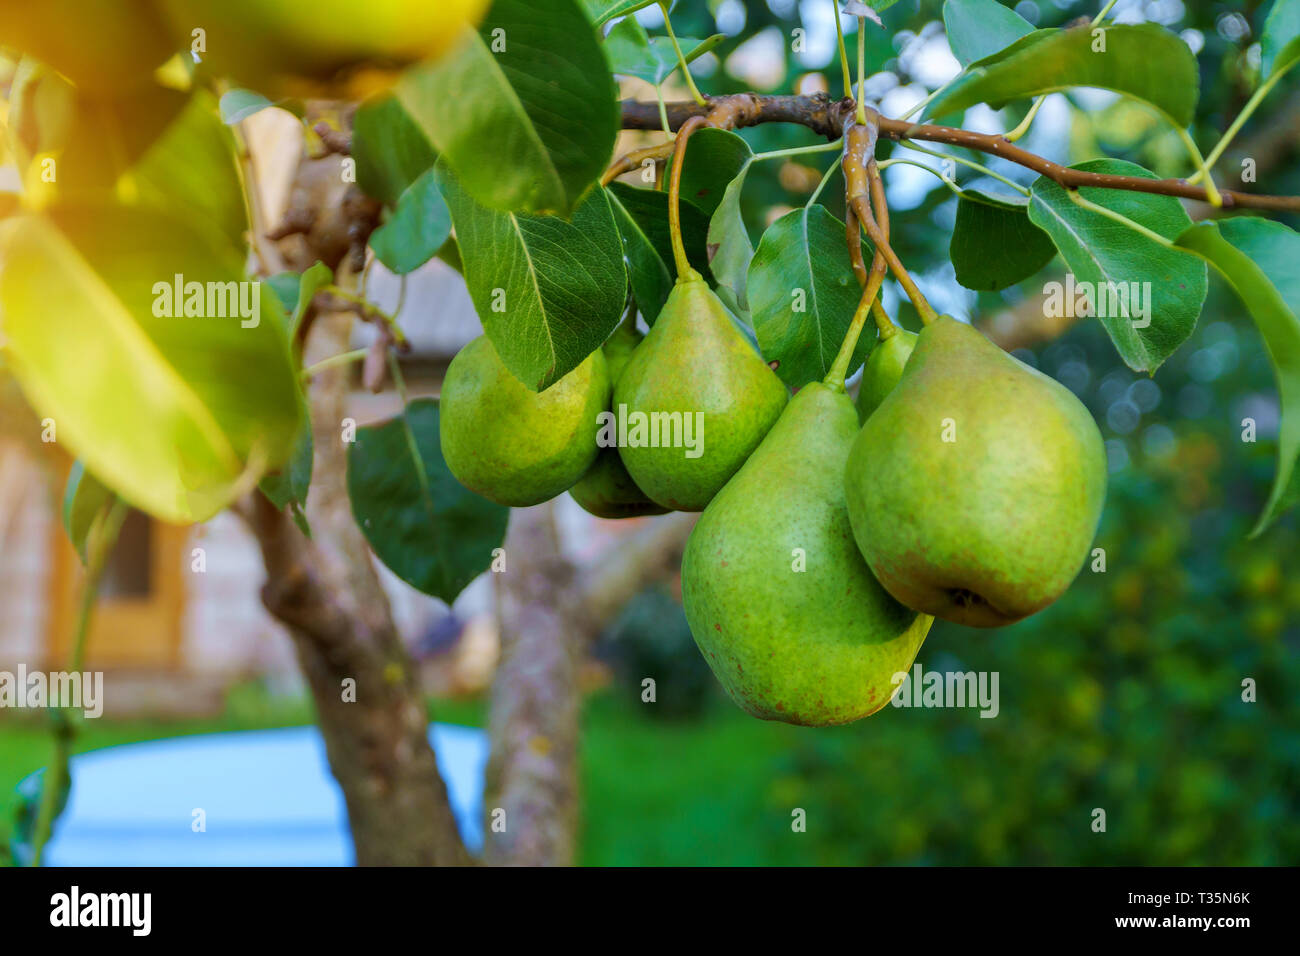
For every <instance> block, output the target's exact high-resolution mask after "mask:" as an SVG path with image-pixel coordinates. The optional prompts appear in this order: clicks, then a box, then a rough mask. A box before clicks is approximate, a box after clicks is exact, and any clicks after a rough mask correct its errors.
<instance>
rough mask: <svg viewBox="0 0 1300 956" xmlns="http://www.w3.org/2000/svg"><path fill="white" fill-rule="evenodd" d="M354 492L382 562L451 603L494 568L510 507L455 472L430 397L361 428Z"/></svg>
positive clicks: (357, 513) (351, 453)
mask: <svg viewBox="0 0 1300 956" xmlns="http://www.w3.org/2000/svg"><path fill="white" fill-rule="evenodd" d="M348 498H349V499H350V500H351V502H352V515H353V517H354V518H355V519H356V522H357V525H358V526H359V527H360V528H361V531H362V533H363V534H364V535H365V536H366V540H367V541H368V542H370V547H371V548H372V549H374V552H375V554H376V555H377V556H378V557H379V560H380V561H383V562H384V564H385V565H386V566H387V567H388V569H389V570H390V571H392V572H393V573H394V574H396V575H397V576H398V577H399V578H401V579H402V580H403V581H405V582H406V583H407V584H409V585H411V587H413V588H415V589H416V590H418V591H422V592H423V593H425V594H431V595H433V596H434V597H436V598H441V599H442V600H444V601H446V602H447V603H448V604H450V603H451V602H452V601H454V600H455V599H456V595H458V594H460V592H461V591H463V590H464V589H465V586H466V585H467V584H469V583H470V581H472V580H474V578H476V577H478V575H479V574H480V573H482V572H483V571H486V570H487V569H488V568H489V567H490V566H491V564H492V551H493V549H495V548H499V547H500V546H501V543H502V541H503V540H504V539H505V533H506V522H507V521H508V520H509V517H510V509H509V508H503V507H501V506H500V505H497V504H493V503H492V502H490V501H488V500H487V499H486V498H480V497H479V496H478V495H476V494H474V493H473V492H472V491H468V490H467V489H465V488H464V487H462V486H461V484H460V483H459V482H458V481H456V479H455V478H453V477H452V474H451V472H450V471H449V470H448V469H447V464H446V462H445V461H443V457H442V447H441V444H440V442H439V438H438V403H437V402H435V401H434V400H433V399H429V398H419V399H415V400H414V401H412V402H410V403H408V404H407V406H406V408H405V410H404V411H403V413H402V414H401V415H399V416H398V417H397V418H394V419H392V420H390V421H387V422H383V423H381V424H379V425H367V426H365V427H363V428H359V429H357V440H356V441H355V442H353V444H352V446H351V447H350V448H349V449H348Z"/></svg>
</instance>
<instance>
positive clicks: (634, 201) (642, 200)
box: [609, 183, 709, 325]
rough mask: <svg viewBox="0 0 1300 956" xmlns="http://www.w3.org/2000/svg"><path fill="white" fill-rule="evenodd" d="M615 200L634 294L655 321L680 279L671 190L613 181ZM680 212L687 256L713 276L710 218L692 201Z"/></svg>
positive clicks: (611, 194) (697, 268) (698, 268)
mask: <svg viewBox="0 0 1300 956" xmlns="http://www.w3.org/2000/svg"><path fill="white" fill-rule="evenodd" d="M609 199H610V202H611V203H612V205H613V208H614V218H615V219H616V220H617V221H618V228H619V231H620V232H621V233H622V235H623V251H624V253H625V255H626V256H627V274H628V279H629V280H630V281H631V284H632V295H633V297H635V299H636V303H637V308H638V309H639V310H640V311H641V314H642V315H643V316H644V317H645V320H646V322H647V323H649V324H651V325H653V324H654V320H655V319H656V318H658V316H659V310H660V309H662V308H663V305H664V302H666V301H667V299H668V293H670V292H672V289H673V283H674V282H675V281H676V280H677V263H676V261H675V260H674V258H673V247H672V237H671V234H670V233H669V230H668V194H667V193H665V192H662V191H660V190H658V189H637V188H636V187H634V186H629V185H628V184H627V183H612V184H611V185H610V187H609ZM680 212H681V221H682V242H683V244H684V245H685V247H686V256H687V258H688V259H689V260H690V262H691V265H692V266H693V267H694V268H695V271H697V272H699V273H700V274H701V275H705V276H707V275H708V270H709V264H708V252H707V249H706V244H707V241H708V229H709V222H708V220H707V219H705V218H704V214H703V213H702V212H700V211H699V210H698V209H697V208H695V207H694V206H693V205H691V204H690V203H682V204H681V207H680Z"/></svg>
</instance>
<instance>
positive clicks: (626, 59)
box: [605, 17, 727, 86]
mask: <svg viewBox="0 0 1300 956" xmlns="http://www.w3.org/2000/svg"><path fill="white" fill-rule="evenodd" d="M726 38H727V37H726V35H725V34H722V33H715V34H714V35H713V36H711V37H709V38H708V39H706V40H696V39H693V38H691V37H678V38H677V42H678V44H679V45H680V46H681V48H682V51H683V55H684V56H685V57H686V62H687V63H693V62H694V61H695V60H697V59H699V58H700V57H702V56H703V55H704V54H706V53H708V52H709V51H710V50H712V49H713V48H714V47H716V46H717V45H718V44H719V43H721V42H722V41H723V40H725V39H726ZM605 53H606V55H608V57H609V66H610V69H611V70H613V71H614V72H615V73H622V74H623V75H625V76H635V77H637V78H638V79H641V80H645V81H646V82H647V83H650V84H652V85H654V86H658V85H660V84H661V83H663V81H664V80H666V79H667V78H668V77H669V76H671V75H672V73H673V71H675V70H676V69H677V68H678V66H680V64H679V62H678V60H677V51H676V50H674V49H673V43H672V39H671V38H669V37H666V36H663V37H651V36H650V35H649V34H647V33H646V30H645V27H643V26H641V23H640V21H639V20H637V19H636V17H626V18H625V19H623V20H620V21H619V22H618V23H617V24H615V26H614V29H612V30H610V31H609V35H608V36H607V37H605Z"/></svg>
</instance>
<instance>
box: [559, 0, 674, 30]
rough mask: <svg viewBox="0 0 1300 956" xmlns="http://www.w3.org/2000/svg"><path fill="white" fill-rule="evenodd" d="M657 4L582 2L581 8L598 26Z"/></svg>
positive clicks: (648, 1) (644, 0) (643, 1)
mask: <svg viewBox="0 0 1300 956" xmlns="http://www.w3.org/2000/svg"><path fill="white" fill-rule="evenodd" d="M658 2H659V0H582V6H583V9H585V10H586V11H587V16H589V17H591V22H592V23H594V24H595V25H596V26H600V25H601V24H603V23H608V22H609V21H610V20H613V19H614V18H615V17H622V16H627V14H629V13H636V12H637V11H638V10H640V9H643V8H644V7H648V6H650V4H652V3H658ZM673 2H674V3H675V2H676V0H673ZM670 6H671V5H670Z"/></svg>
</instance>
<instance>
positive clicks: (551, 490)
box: [439, 335, 610, 508]
mask: <svg viewBox="0 0 1300 956" xmlns="http://www.w3.org/2000/svg"><path fill="white" fill-rule="evenodd" d="M609 389H610V386H609V371H608V369H607V368H606V367H605V356H604V355H603V354H601V352H600V350H599V349H597V350H596V351H594V352H592V353H591V354H590V355H588V356H587V357H586V358H585V359H583V361H582V363H581V364H580V365H579V366H578V367H577V368H575V369H574V370H573V371H571V372H569V374H568V375H565V376H564V377H563V378H561V379H560V380H559V381H558V382H556V383H555V384H553V385H551V386H550V387H549V388H547V389H546V390H545V391H541V392H533V391H529V389H528V388H526V387H525V386H524V384H523V383H522V382H520V381H519V380H518V379H517V378H515V377H514V376H513V375H512V374H510V370H509V369H507V368H506V367H505V365H504V364H503V363H502V361H501V358H500V356H498V355H497V350H496V349H495V348H494V347H493V345H492V342H491V340H489V339H488V337H487V336H485V335H480V336H479V337H478V338H476V339H474V341H472V342H470V343H469V344H468V345H466V346H465V347H464V348H463V349H461V350H460V351H459V352H458V353H457V354H456V357H455V358H454V359H452V360H451V365H450V366H448V368H447V375H446V377H445V378H444V379H443V383H442V397H441V399H440V400H439V408H440V414H439V420H440V422H441V428H440V435H439V437H440V439H441V443H442V457H443V458H444V459H445V460H446V462H447V467H448V468H449V469H451V473H452V474H453V475H455V476H456V480H457V481H459V482H460V483H461V484H462V485H464V486H465V487H466V488H468V489H470V491H474V492H477V493H478V494H480V495H482V496H483V497H484V498H487V499H489V500H491V501H495V502H496V503H497V504H502V505H509V506H510V507H515V508H522V507H526V506H528V505H535V504H540V503H541V502H543V501H546V500H548V499H550V498H554V497H555V496H556V495H558V494H560V493H561V492H563V491H565V490H566V489H567V488H569V486H570V485H572V484H573V483H574V482H575V481H577V480H578V479H579V478H581V477H582V476H583V474H585V473H586V471H587V469H588V468H590V467H591V464H592V462H594V461H595V460H596V452H597V450H598V449H597V445H596V432H597V429H598V427H599V424H598V421H597V416H598V415H599V414H600V413H601V412H602V411H604V410H605V408H606V406H607V405H608V403H609Z"/></svg>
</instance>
